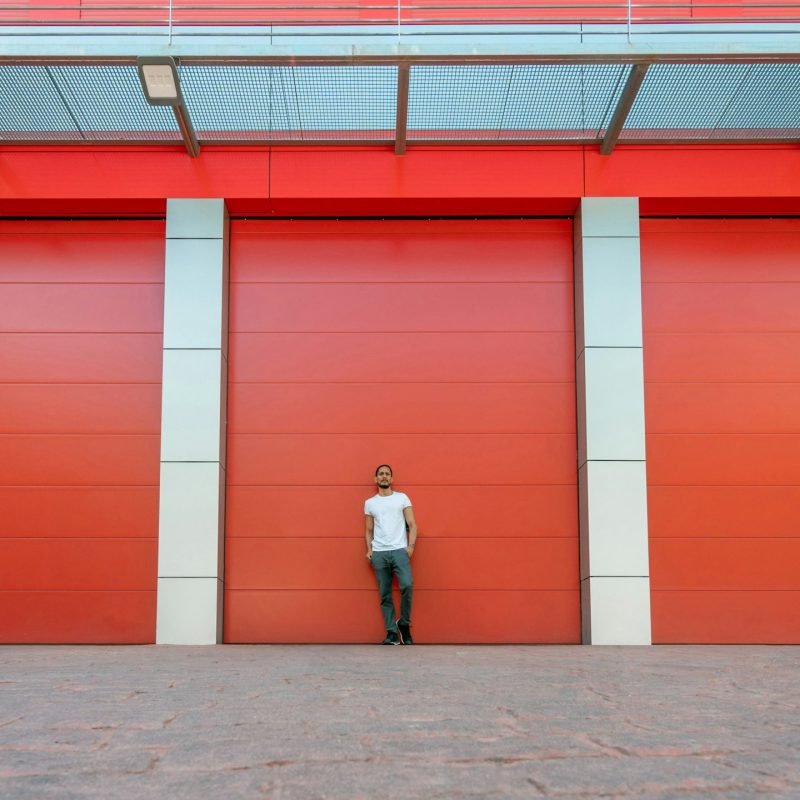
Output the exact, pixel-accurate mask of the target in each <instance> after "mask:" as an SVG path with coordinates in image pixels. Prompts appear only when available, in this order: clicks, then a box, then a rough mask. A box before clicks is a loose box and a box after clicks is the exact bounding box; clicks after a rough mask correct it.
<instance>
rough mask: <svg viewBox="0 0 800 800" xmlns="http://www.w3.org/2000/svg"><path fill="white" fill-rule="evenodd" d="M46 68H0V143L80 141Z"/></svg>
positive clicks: (48, 69) (79, 136)
mask: <svg viewBox="0 0 800 800" xmlns="http://www.w3.org/2000/svg"><path fill="white" fill-rule="evenodd" d="M50 69H51V68H49V67H17V66H2V67H0V97H2V102H0V141H2V140H7V141H30V140H47V139H77V140H80V139H81V138H82V136H81V134H80V131H79V130H78V126H77V124H76V122H75V120H74V119H73V118H72V117H70V115H69V112H68V110H67V108H66V106H65V105H64V103H63V102H62V100H61V97H60V95H59V92H58V88H57V86H56V84H55V83H54V82H53V78H52V73H51V72H50Z"/></svg>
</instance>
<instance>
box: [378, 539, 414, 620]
mask: <svg viewBox="0 0 800 800" xmlns="http://www.w3.org/2000/svg"><path fill="white" fill-rule="evenodd" d="M372 568H373V569H374V570H375V577H376V578H377V579H378V592H379V594H380V596H381V611H382V612H383V621H384V624H385V628H386V630H387V631H396V630H397V622H398V620H397V618H396V617H395V613H394V600H392V577H393V576H394V575H397V583H398V585H399V586H400V620H399V622H400V624H401V625H410V624H411V595H412V593H413V590H414V581H413V580H412V578H411V559H410V558H409V557H408V553H407V552H406V550H405V548H404V547H401V548H400V549H399V550H378V551H374V550H373V552H372Z"/></svg>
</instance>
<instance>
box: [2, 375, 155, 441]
mask: <svg viewBox="0 0 800 800" xmlns="http://www.w3.org/2000/svg"><path fill="white" fill-rule="evenodd" d="M0 408H2V409H3V416H2V417H0V434H1V433H16V434H25V433H54V434H58V433H70V434H74V433H108V434H120V433H124V434H135V433H144V434H147V433H150V434H157V433H158V432H159V429H160V425H159V418H160V411H161V387H160V386H159V385H158V384H135V383H131V384H110V385H97V384H94V385H92V384H66V385H65V384H53V385H48V384H43V383H39V384H0Z"/></svg>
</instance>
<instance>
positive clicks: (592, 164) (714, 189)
mask: <svg viewBox="0 0 800 800" xmlns="http://www.w3.org/2000/svg"><path fill="white" fill-rule="evenodd" d="M799 181H800V150H798V149H797V148H795V147H791V146H788V147H787V146H782V145H771V146H766V147H764V146H762V147H748V146H746V145H744V146H741V147H739V146H736V145H722V146H720V145H699V146H692V145H681V146H680V147H671V146H669V145H662V146H660V147H659V146H653V145H642V146H628V147H617V148H616V149H615V150H614V157H613V158H608V156H603V155H600V153H599V152H598V151H597V150H596V149H595V148H588V147H587V148H586V162H585V184H584V193H585V194H586V196H588V197H659V198H661V197H663V198H676V197H680V198H693V197H703V198H709V197H713V198H726V197H748V198H781V197H794V198H797V195H798V192H797V186H798V185H800V183H798V182H799Z"/></svg>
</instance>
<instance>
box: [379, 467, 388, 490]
mask: <svg viewBox="0 0 800 800" xmlns="http://www.w3.org/2000/svg"><path fill="white" fill-rule="evenodd" d="M375 483H377V484H378V488H379V489H388V488H389V487H390V486H391V485H392V471H391V470H390V469H389V468H388V467H381V468H380V469H379V470H378V474H377V475H376V476H375Z"/></svg>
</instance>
